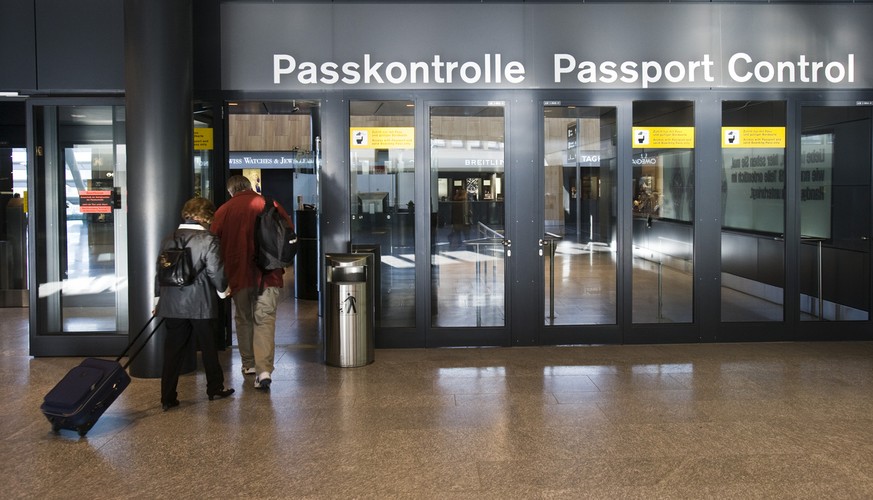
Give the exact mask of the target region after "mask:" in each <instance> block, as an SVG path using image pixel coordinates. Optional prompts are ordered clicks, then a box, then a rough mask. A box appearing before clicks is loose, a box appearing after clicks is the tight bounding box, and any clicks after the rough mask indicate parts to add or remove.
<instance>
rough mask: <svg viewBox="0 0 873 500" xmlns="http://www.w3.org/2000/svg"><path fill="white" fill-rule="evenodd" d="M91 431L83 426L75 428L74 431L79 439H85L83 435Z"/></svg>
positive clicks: (88, 427)
mask: <svg viewBox="0 0 873 500" xmlns="http://www.w3.org/2000/svg"><path fill="white" fill-rule="evenodd" d="M90 430H91V426H90V425H83V426H81V427H76V431H77V432H78V433H79V436H80V437H85V434H88V431H90Z"/></svg>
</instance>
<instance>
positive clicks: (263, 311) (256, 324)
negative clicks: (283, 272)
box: [233, 287, 281, 375]
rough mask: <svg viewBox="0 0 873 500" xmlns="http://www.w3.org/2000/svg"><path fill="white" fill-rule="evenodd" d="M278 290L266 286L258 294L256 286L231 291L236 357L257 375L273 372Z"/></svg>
mask: <svg viewBox="0 0 873 500" xmlns="http://www.w3.org/2000/svg"><path fill="white" fill-rule="evenodd" d="M280 291H281V290H280V289H279V288H277V287H267V288H265V289H264V291H263V292H261V294H258V289H257V288H244V289H242V290H238V291H234V293H233V303H234V305H235V306H236V317H235V321H236V340H237V344H238V345H239V357H240V359H242V365H243V366H244V367H246V368H251V367H254V368H255V370H256V371H257V373H258V375H260V374H261V373H263V372H267V373H273V359H274V357H275V354H276V306H277V305H278V303H279V296H280Z"/></svg>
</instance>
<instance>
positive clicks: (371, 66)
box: [273, 54, 525, 85]
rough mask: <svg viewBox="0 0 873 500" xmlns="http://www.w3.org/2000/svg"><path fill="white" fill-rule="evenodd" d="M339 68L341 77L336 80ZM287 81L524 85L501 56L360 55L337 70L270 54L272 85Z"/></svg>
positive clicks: (519, 69)
mask: <svg viewBox="0 0 873 500" xmlns="http://www.w3.org/2000/svg"><path fill="white" fill-rule="evenodd" d="M340 68H341V72H342V75H343V77H342V78H340V72H339V71H338V69H340ZM287 77H291V78H294V79H296V80H297V82H298V83H300V84H303V85H317V84H322V85H334V84H336V83H338V82H342V83H345V84H347V85H354V84H356V83H364V84H385V83H386V82H387V83H388V84H391V85H402V84H406V83H424V84H428V83H435V84H449V83H455V82H458V81H461V82H463V83H466V84H469V85H476V84H492V83H501V82H503V81H506V82H509V83H512V84H519V83H521V82H523V81H524V78H525V68H524V65H523V64H522V63H521V62H519V61H508V62H506V63H505V64H504V63H503V58H502V56H501V54H493V55H492V54H485V55H484V57H483V58H482V61H444V60H443V59H442V57H440V55H439V54H436V55H434V56H433V59H432V60H430V61H414V62H410V63H403V62H399V61H390V62H385V61H378V60H375V59H374V58H373V56H372V55H371V54H364V56H363V60H362V61H361V62H360V63H359V62H356V61H348V62H345V63H343V64H342V66H340V65H339V64H338V63H336V62H333V61H327V62H323V63H321V64H318V63H315V62H311V61H303V62H300V63H298V62H297V60H296V59H295V58H294V57H293V56H291V55H288V54H273V83H274V84H276V85H279V84H281V83H282V79H283V78H287Z"/></svg>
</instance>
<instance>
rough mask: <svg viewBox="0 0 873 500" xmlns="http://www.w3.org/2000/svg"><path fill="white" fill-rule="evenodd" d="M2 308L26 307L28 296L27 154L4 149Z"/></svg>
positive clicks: (0, 158) (0, 162)
mask: <svg viewBox="0 0 873 500" xmlns="http://www.w3.org/2000/svg"><path fill="white" fill-rule="evenodd" d="M0 168H2V175H0V186H2V191H0V201H2V205H0V206H3V207H4V208H5V210H4V211H3V217H2V219H0V307H22V306H27V304H28V295H27V206H26V205H25V199H26V198H25V197H26V194H27V193H26V191H27V150H26V149H24V148H0Z"/></svg>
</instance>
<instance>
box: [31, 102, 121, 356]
mask: <svg viewBox="0 0 873 500" xmlns="http://www.w3.org/2000/svg"><path fill="white" fill-rule="evenodd" d="M31 118H32V127H31V130H32V131H33V144H32V150H33V151H34V152H35V154H34V155H33V170H32V171H33V175H32V176H31V177H30V181H29V191H30V199H31V207H32V209H33V210H32V212H31V224H32V225H33V227H32V228H31V230H30V235H31V237H32V238H34V239H35V244H34V245H33V248H34V250H33V252H35V258H33V259H32V262H34V263H35V279H34V280H33V283H34V286H33V287H32V288H33V289H32V291H31V318H32V319H31V325H36V328H33V327H31V349H32V350H33V351H34V352H33V354H34V355H57V354H66V355H76V353H78V352H88V353H90V354H95V353H100V352H104V351H109V352H117V351H120V349H118V348H117V345H124V343H125V342H126V340H127V309H128V308H127V300H128V293H127V276H128V272H127V243H126V242H127V222H126V221H127V219H126V216H125V210H124V209H123V208H122V207H123V199H122V197H123V193H124V190H125V187H126V152H125V139H124V138H125V133H124V122H125V119H124V107H123V106H121V105H52V104H47V105H33V107H32V112H31ZM101 346H103V347H102V348H101ZM107 346H110V347H107Z"/></svg>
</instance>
